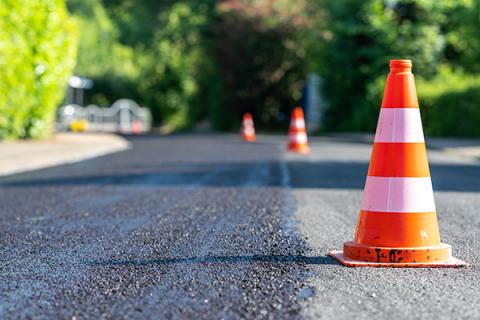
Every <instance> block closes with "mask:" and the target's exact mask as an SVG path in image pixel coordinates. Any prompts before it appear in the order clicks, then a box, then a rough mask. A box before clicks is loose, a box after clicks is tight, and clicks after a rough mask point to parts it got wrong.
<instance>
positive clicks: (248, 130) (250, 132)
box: [240, 112, 257, 142]
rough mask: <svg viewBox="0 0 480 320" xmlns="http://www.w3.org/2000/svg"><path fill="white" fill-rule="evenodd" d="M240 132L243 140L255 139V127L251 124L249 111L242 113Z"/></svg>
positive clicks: (251, 119) (251, 118)
mask: <svg viewBox="0 0 480 320" xmlns="http://www.w3.org/2000/svg"><path fill="white" fill-rule="evenodd" d="M240 134H241V135H242V138H243V140H245V141H251V142H252V141H255V140H256V138H257V137H256V135H255V127H254V126H253V117H252V114H251V113H248V112H247V113H245V114H244V115H243V121H242V128H241V129H240Z"/></svg>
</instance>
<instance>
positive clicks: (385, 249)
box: [329, 60, 466, 267]
mask: <svg viewBox="0 0 480 320" xmlns="http://www.w3.org/2000/svg"><path fill="white" fill-rule="evenodd" d="M411 69H412V62H411V61H410V60H392V61H390V74H389V75H388V78H387V84H386V87H385V92H384V97H383V101H382V108H381V109H380V116H379V119H378V125H377V132H376V135H375V142H374V144H373V149H372V156H371V159H370V167H369V169H368V177H367V181H366V183H365V190H364V194H363V200H362V204H361V208H360V215H359V220H358V224H357V231H356V233H355V240H354V241H351V242H345V243H344V246H343V252H341V251H331V252H329V255H330V256H332V257H333V258H335V259H336V260H338V261H340V262H341V263H342V264H344V265H347V266H378V267H459V266H465V265H466V263H465V262H463V261H461V260H458V259H456V258H453V257H452V253H451V247H450V246H449V245H448V244H445V243H441V242H440V232H439V229H438V223H437V214H436V210H435V202H434V199H433V190H432V183H431V180H430V170H429V167H428V160H427V153H426V149H425V142H424V137H423V130H422V121H421V119H420V110H419V108H418V100H417V93H416V90H415V81H414V78H413V74H412V72H411Z"/></svg>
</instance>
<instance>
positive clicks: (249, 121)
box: [243, 120, 253, 126]
mask: <svg viewBox="0 0 480 320" xmlns="http://www.w3.org/2000/svg"><path fill="white" fill-rule="evenodd" d="M243 125H244V126H253V120H243Z"/></svg>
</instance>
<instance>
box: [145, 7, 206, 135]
mask: <svg viewBox="0 0 480 320" xmlns="http://www.w3.org/2000/svg"><path fill="white" fill-rule="evenodd" d="M208 9H209V7H208V6H207V5H192V4H190V3H188V2H179V3H177V4H175V5H173V6H172V7H171V9H170V10H168V11H165V12H163V14H162V15H160V17H159V19H160V24H161V25H162V26H163V28H162V29H160V30H158V31H157V33H156V34H155V35H154V44H155V45H154V48H153V50H152V52H151V54H150V55H148V57H147V59H146V60H145V61H144V65H143V68H142V69H143V72H142V74H141V79H142V81H141V82H140V83H139V85H140V92H141V94H142V96H143V97H144V99H148V100H145V102H146V104H147V105H148V106H150V108H151V110H152V112H153V115H154V118H155V119H162V120H163V121H164V123H165V124H166V125H167V128H166V129H167V130H168V131H171V130H177V129H183V128H186V127H188V126H189V125H190V124H191V121H190V120H191V119H192V114H194V113H195V112H197V111H198V108H202V106H199V104H198V96H199V95H200V94H201V92H200V90H201V84H200V82H201V79H202V72H205V71H206V68H205V64H206V63H207V62H208V61H209V58H208V56H207V53H206V43H205V37H204V35H203V34H202V31H203V29H204V28H206V27H207V23H208V20H207V16H208ZM207 65H208V64H207Z"/></svg>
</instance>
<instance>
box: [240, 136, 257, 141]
mask: <svg viewBox="0 0 480 320" xmlns="http://www.w3.org/2000/svg"><path fill="white" fill-rule="evenodd" d="M243 140H244V141H247V142H255V140H257V139H256V138H255V137H243Z"/></svg>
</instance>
